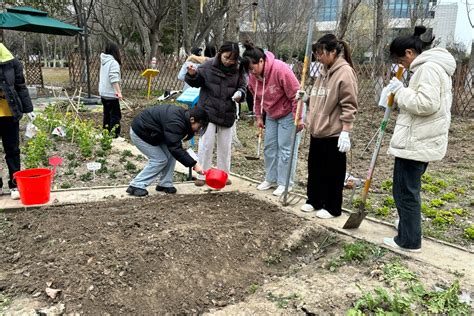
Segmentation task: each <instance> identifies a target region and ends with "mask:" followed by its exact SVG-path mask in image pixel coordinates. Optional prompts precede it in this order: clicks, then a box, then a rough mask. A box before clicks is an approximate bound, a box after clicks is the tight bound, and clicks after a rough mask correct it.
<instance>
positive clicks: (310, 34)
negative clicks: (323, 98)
mask: <svg viewBox="0 0 474 316" xmlns="http://www.w3.org/2000/svg"><path fill="white" fill-rule="evenodd" d="M316 7H317V0H313V6H312V8H311V11H312V12H313V10H315V9H316ZM314 15H315V14H314V12H313V14H311V15H310V16H314ZM313 23H314V21H313V19H312V18H310V19H309V25H308V37H307V38H306V51H305V54H304V63H303V71H302V73H301V82H300V90H304V89H305V79H306V73H307V72H308V66H309V62H310V61H311V53H312V52H311V42H312V40H313ZM302 108H303V96H300V98H299V100H298V105H297V107H296V113H295V126H294V131H293V136H292V141H291V153H290V160H289V161H288V173H287V175H286V182H285V191H283V193H282V195H281V196H280V201H281V203H282V204H283V206H287V205H290V204H292V205H293V204H297V203H298V202H299V201H300V200H301V197H299V196H295V195H293V196H291V197H290V199H288V198H289V192H288V188H289V187H290V178H291V169H293V158H294V156H295V150H297V148H295V147H296V140H297V134H298V125H299V122H300V114H301V109H302Z"/></svg>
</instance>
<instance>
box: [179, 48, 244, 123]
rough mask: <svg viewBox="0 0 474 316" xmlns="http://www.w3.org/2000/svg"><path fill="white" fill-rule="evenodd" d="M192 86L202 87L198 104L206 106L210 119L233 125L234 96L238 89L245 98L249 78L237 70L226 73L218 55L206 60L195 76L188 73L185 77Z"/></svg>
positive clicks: (234, 117) (235, 110)
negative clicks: (222, 68) (221, 66)
mask: <svg viewBox="0 0 474 316" xmlns="http://www.w3.org/2000/svg"><path fill="white" fill-rule="evenodd" d="M184 80H185V81H186V83H187V84H189V85H190V86H191V87H196V88H201V92H200V94H199V101H198V104H197V105H198V106H202V107H204V109H205V110H206V112H207V114H208V115H209V121H210V122H212V123H214V124H216V125H220V126H224V127H231V126H232V125H233V124H234V122H235V119H236V117H237V115H236V113H237V109H236V106H235V103H234V101H233V100H232V96H233V95H234V93H235V92H236V91H237V90H238V91H240V92H241V93H242V98H241V100H245V93H246V91H247V78H246V76H245V75H243V74H242V75H241V74H240V73H239V70H238V67H236V69H235V71H233V72H229V73H224V72H223V71H222V70H221V68H220V62H219V60H218V59H217V57H214V58H210V59H209V60H207V61H206V62H204V63H203V64H202V65H201V66H200V67H199V68H198V69H197V73H196V75H194V76H190V75H189V74H186V77H185V79H184Z"/></svg>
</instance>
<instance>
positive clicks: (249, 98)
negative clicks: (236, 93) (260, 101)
mask: <svg viewBox="0 0 474 316" xmlns="http://www.w3.org/2000/svg"><path fill="white" fill-rule="evenodd" d="M245 101H246V102H247V106H248V107H249V112H253V94H252V92H250V89H247V95H246V96H245Z"/></svg>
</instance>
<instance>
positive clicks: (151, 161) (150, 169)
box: [130, 129, 176, 189]
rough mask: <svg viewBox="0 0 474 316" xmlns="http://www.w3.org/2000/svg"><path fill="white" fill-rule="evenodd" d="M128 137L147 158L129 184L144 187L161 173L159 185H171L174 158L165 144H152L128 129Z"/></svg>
mask: <svg viewBox="0 0 474 316" xmlns="http://www.w3.org/2000/svg"><path fill="white" fill-rule="evenodd" d="M130 138H131V140H132V142H133V144H134V145H135V146H137V148H138V149H139V150H140V151H141V152H142V153H143V154H144V155H145V156H146V157H147V158H148V163H147V165H146V166H145V168H144V169H143V170H142V171H141V172H140V173H139V174H138V175H137V176H136V177H135V178H134V179H133V180H132V182H130V186H132V187H135V188H140V189H146V187H147V186H149V185H150V184H152V183H153V181H154V180H155V179H156V178H157V177H158V176H159V175H160V174H161V177H160V186H162V187H168V188H169V187H172V186H173V172H174V166H175V164H176V159H174V157H173V156H172V155H171V153H170V152H169V150H168V147H166V145H165V144H160V145H158V146H152V145H150V144H148V143H147V142H145V141H144V140H142V139H141V138H140V137H138V136H137V134H135V133H134V132H133V130H132V129H130Z"/></svg>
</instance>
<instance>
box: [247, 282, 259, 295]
mask: <svg viewBox="0 0 474 316" xmlns="http://www.w3.org/2000/svg"><path fill="white" fill-rule="evenodd" d="M259 288H260V285H259V284H257V283H253V284H251V285H250V286H249V288H248V289H247V293H249V294H254V293H255V292H257V290H258V289H259Z"/></svg>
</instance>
